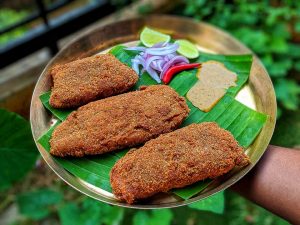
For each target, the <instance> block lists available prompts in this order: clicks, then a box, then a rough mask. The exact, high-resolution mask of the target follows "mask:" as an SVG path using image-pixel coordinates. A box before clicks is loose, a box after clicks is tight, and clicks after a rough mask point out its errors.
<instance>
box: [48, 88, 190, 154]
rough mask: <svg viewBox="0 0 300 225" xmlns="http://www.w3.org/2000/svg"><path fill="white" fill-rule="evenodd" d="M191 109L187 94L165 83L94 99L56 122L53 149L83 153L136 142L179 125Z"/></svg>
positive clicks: (52, 150)
mask: <svg viewBox="0 0 300 225" xmlns="http://www.w3.org/2000/svg"><path fill="white" fill-rule="evenodd" d="M188 113H189V109H188V106H187V104H186V103H185V100H184V98H182V97H180V96H179V95H178V94H177V93H176V92H175V91H174V90H173V89H172V88H170V87H169V86H165V85H153V86H149V87H143V88H141V90H140V91H134V92H129V93H126V94H122V95H118V96H114V97H110V98H106V99H102V100H98V101H95V102H91V103H89V104H87V105H85V106H82V107H80V108H79V109H78V110H77V111H75V112H72V113H71V114H70V115H69V116H68V118H67V119H66V120H65V121H64V122H63V123H61V124H60V125H58V126H57V128H56V129H55V130H54V132H53V134H52V137H51V140H50V146H51V151H50V153H51V154H53V155H55V156H61V157H64V156H77V157H82V156H84V155H95V154H102V153H106V152H111V151H114V150H117V149H123V148H126V147H131V146H136V145H139V144H142V143H145V142H146V141H148V140H150V139H151V138H154V137H157V136H158V135H159V134H162V133H167V132H170V131H172V130H174V129H176V128H177V127H178V126H179V125H180V124H181V123H182V121H183V120H184V119H185V118H186V117H187V115H188Z"/></svg>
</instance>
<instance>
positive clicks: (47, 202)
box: [17, 189, 63, 220]
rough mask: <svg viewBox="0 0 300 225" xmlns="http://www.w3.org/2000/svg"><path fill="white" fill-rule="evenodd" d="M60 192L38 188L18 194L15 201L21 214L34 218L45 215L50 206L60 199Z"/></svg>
mask: <svg viewBox="0 0 300 225" xmlns="http://www.w3.org/2000/svg"><path fill="white" fill-rule="evenodd" d="M62 197H63V196H62V194H61V193H59V192H56V191H53V190H50V189H39V190H35V191H32V192H27V193H24V194H20V195H18V197H17V203H18V207H19V211H20V213H21V214H23V215H25V216H26V217H29V218H31V219H34V220H40V219H43V218H45V217H47V216H48V215H49V214H50V212H51V207H53V206H54V205H56V204H58V203H60V202H61V200H62Z"/></svg>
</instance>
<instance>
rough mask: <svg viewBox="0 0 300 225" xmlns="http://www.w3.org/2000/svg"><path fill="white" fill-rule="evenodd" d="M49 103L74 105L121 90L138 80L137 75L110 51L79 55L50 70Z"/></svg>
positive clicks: (70, 106)
mask: <svg viewBox="0 0 300 225" xmlns="http://www.w3.org/2000/svg"><path fill="white" fill-rule="evenodd" d="M51 76H52V79H53V84H54V85H53V87H52V92H51V97H50V105H51V106H52V107H54V108H73V107H77V106H81V105H84V104H86V103H88V102H91V101H93V100H96V99H100V98H105V97H108V96H112V95H116V94H120V93H123V92H125V91H127V90H129V89H130V88H131V87H133V85H134V84H135V83H136V82H137V81H138V75H137V74H136V73H135V72H134V70H132V69H131V68H129V67H128V66H126V65H124V64H123V63H121V62H120V61H119V60H118V59H117V58H116V57H115V56H113V55H112V54H102V55H96V56H91V57H87V58H83V59H79V60H76V61H73V62H70V63H67V64H65V65H59V66H56V67H54V68H53V69H52V70H51Z"/></svg>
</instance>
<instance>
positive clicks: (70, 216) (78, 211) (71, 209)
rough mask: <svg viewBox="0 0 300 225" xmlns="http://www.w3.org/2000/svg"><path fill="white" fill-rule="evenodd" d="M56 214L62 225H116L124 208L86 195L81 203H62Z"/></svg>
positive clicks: (121, 216) (119, 222) (120, 219)
mask: <svg viewBox="0 0 300 225" xmlns="http://www.w3.org/2000/svg"><path fill="white" fill-rule="evenodd" d="M58 214H59V218H60V222H61V224H62V225H94V224H99V225H100V224H105V225H117V224H121V221H122V220H123V217H124V208H121V207H115V206H110V205H108V204H105V203H101V202H98V201H96V200H94V199H92V198H88V197H86V198H85V199H84V200H83V202H82V203H77V204H75V203H66V204H64V205H63V206H62V207H60V208H59V212H58Z"/></svg>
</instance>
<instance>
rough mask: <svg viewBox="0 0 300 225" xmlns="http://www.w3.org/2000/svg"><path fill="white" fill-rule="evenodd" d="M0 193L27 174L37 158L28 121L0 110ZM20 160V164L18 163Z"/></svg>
mask: <svg viewBox="0 0 300 225" xmlns="http://www.w3.org/2000/svg"><path fill="white" fill-rule="evenodd" d="M0 134H1V135H0V155H1V157H0V191H1V190H4V189H7V188H9V187H10V186H11V185H12V184H13V183H14V182H16V181H18V180H20V179H22V178H23V177H24V176H25V175H26V174H27V172H29V171H30V170H31V169H32V167H33V166H34V163H35V161H36V159H37V156H38V151H37V150H36V146H35V144H34V141H33V139H32V136H31V130H30V125H29V123H28V121H26V120H25V119H23V118H22V117H21V116H19V115H17V114H15V113H12V112H8V111H6V110H4V109H0ZM20 160H22V163H20Z"/></svg>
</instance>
